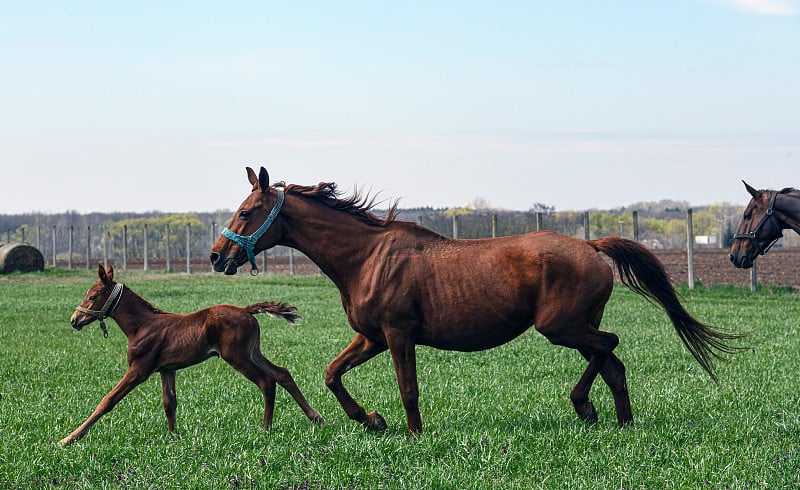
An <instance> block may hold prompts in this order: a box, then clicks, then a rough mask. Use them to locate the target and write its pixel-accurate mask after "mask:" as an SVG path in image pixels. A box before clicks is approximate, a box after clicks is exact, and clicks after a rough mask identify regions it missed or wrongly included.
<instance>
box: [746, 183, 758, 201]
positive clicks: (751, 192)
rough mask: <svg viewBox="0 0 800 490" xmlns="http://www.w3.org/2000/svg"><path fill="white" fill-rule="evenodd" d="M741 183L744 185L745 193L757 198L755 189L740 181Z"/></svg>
mask: <svg viewBox="0 0 800 490" xmlns="http://www.w3.org/2000/svg"><path fill="white" fill-rule="evenodd" d="M742 183H743V184H744V188H745V189H747V192H749V193H750V195H751V196H753V197H758V191H757V190H756V189H753V188H752V187H750V184H748V183H747V182H745V181H744V180H743V181H742Z"/></svg>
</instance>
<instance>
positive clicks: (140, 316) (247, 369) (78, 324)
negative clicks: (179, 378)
mask: <svg viewBox="0 0 800 490" xmlns="http://www.w3.org/2000/svg"><path fill="white" fill-rule="evenodd" d="M97 274H98V276H99V279H98V280H97V282H95V283H94V285H92V287H91V288H89V291H88V292H87V293H86V298H85V299H84V300H83V302H82V303H81V304H80V306H78V308H77V309H76V310H75V313H73V315H72V319H71V322H72V326H73V328H75V329H76V330H80V329H81V328H83V327H84V326H86V325H88V324H89V323H92V322H93V321H94V320H100V328H101V329H102V330H103V334H105V335H107V332H106V327H105V322H104V319H105V318H106V317H110V318H113V319H114V321H116V322H117V324H118V325H119V327H120V329H122V331H123V333H125V335H126V336H127V337H128V370H127V371H126V372H125V375H124V376H123V377H122V379H121V380H120V382H119V383H117V386H115V387H114V389H112V390H111V392H109V393H108V395H106V396H105V397H103V400H102V401H101V402H100V404H99V405H98V406H97V408H96V409H95V410H94V413H92V415H91V416H90V417H89V418H88V419H86V421H85V422H84V423H83V424H81V426H80V427H78V428H77V429H75V430H74V431H73V432H72V434H70V435H68V436H67V437H65V438H64V439H62V440H61V441H60V444H61V445H66V444H69V443H70V442H72V441H75V440H77V439H80V438H81V437H83V436H84V435H86V432H88V431H89V428H91V427H92V425H94V423H95V422H97V419H99V418H100V417H102V416H103V414H105V413H108V412H110V411H111V410H112V409H113V408H114V406H115V405H116V404H117V403H118V402H119V401H120V400H122V398H123V397H125V395H127V394H128V393H130V391H131V390H133V389H134V388H135V387H136V386H137V385H139V384H141V383H142V382H144V381H145V380H146V379H147V378H149V377H150V375H151V374H153V373H154V372H156V371H158V372H159V373H160V374H161V388H162V401H163V404H164V411H165V412H166V414H167V426H168V428H169V432H174V430H175V409H176V407H177V405H178V402H177V399H176V396H175V371H177V370H178V369H182V368H185V367H188V366H192V365H194V364H197V363H199V362H202V361H205V360H206V359H208V358H209V357H213V356H220V357H222V358H223V359H225V361H227V362H228V364H230V365H231V366H233V367H234V368H235V369H236V370H237V371H239V372H241V373H242V374H244V375H245V376H246V377H247V379H249V380H250V381H252V382H253V383H255V384H257V385H258V387H259V388H260V389H261V392H262V393H263V394H264V428H265V429H267V428H269V426H270V424H271V423H272V414H273V411H274V406H275V382H276V381H277V382H278V384H280V385H281V386H283V387H284V388H285V389H286V391H288V392H289V393H291V395H292V397H293V398H294V399H295V401H296V402H297V404H298V405H300V408H302V409H303V412H305V414H306V416H308V418H309V419H311V420H313V421H314V422H316V423H318V424H324V420H323V419H322V416H321V415H320V414H319V412H317V411H316V410H314V409H313V408H312V407H311V405H309V404H308V402H307V401H306V399H305V397H304V396H303V394H302V393H300V389H298V387H297V385H296V384H295V382H294V380H293V379H292V375H291V374H290V373H289V371H287V370H286V369H284V368H282V367H280V366H276V365H274V364H272V363H271V362H269V361H268V360H267V359H266V358H265V357H264V356H263V354H261V349H260V348H259V333H260V330H259V326H258V321H257V320H256V319H255V318H253V315H255V314H257V313H266V314H268V315H270V316H276V317H280V318H283V319H285V320H287V321H289V322H291V323H295V322H297V320H298V319H299V318H300V315H298V314H297V310H296V309H295V308H294V307H293V306H290V305H287V304H286V303H279V302H274V301H270V302H265V303H257V304H254V305H250V306H246V307H244V308H240V307H238V306H231V305H216V306H212V307H210V308H206V309H204V310H200V311H197V312H194V313H190V314H188V315H179V314H177V313H166V312H164V311H161V310H159V309H157V308H154V307H153V306H152V305H151V304H150V303H148V302H147V301H145V300H144V299H142V297H141V296H139V295H138V294H136V293H134V292H133V291H131V289H130V288H128V287H125V286H123V285H122V283H118V282H114V268H113V267H112V266H109V267H108V271H106V270H105V269H104V268H103V265H102V264H101V265H100V266H99V268H98V272H97Z"/></svg>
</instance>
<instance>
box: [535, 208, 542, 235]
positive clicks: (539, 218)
mask: <svg viewBox="0 0 800 490" xmlns="http://www.w3.org/2000/svg"><path fill="white" fill-rule="evenodd" d="M543 229H544V214H543V213H542V212H538V213H536V231H541V230H543Z"/></svg>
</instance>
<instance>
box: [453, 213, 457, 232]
mask: <svg viewBox="0 0 800 490" xmlns="http://www.w3.org/2000/svg"><path fill="white" fill-rule="evenodd" d="M453 238H458V215H456V214H454V215H453Z"/></svg>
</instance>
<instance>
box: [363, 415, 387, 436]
mask: <svg viewBox="0 0 800 490" xmlns="http://www.w3.org/2000/svg"><path fill="white" fill-rule="evenodd" d="M364 425H366V426H367V427H368V428H370V429H372V430H380V431H384V430H387V429H388V427H387V426H386V421H385V420H383V417H381V414H379V413H378V412H370V413H369V414H367V423H366V424H364Z"/></svg>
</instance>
